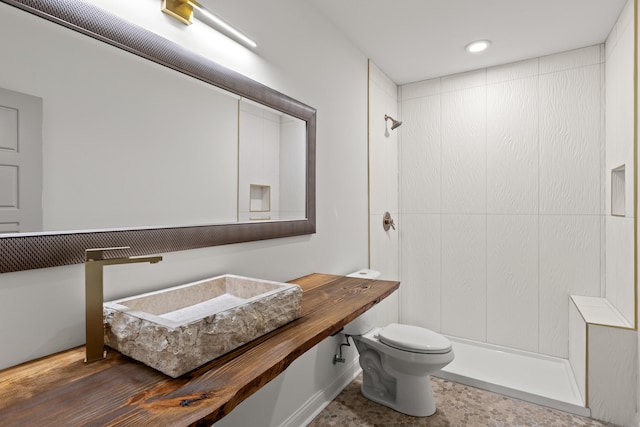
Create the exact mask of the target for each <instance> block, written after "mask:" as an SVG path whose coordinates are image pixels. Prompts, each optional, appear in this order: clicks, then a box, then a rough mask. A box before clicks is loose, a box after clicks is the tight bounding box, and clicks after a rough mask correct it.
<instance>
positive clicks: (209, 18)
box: [193, 3, 258, 48]
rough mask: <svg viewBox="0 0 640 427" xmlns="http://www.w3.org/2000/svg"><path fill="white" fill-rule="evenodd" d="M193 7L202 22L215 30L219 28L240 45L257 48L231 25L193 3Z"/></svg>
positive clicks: (255, 44)
mask: <svg viewBox="0 0 640 427" xmlns="http://www.w3.org/2000/svg"><path fill="white" fill-rule="evenodd" d="M193 7H194V9H195V10H197V11H198V12H199V14H201V15H202V17H204V18H205V19H203V22H207V23H209V22H212V23H213V25H214V26H215V27H216V28H220V29H221V30H222V31H223V32H225V33H228V34H229V35H230V36H231V37H232V38H234V39H236V40H238V41H240V42H241V43H243V44H245V45H247V46H249V47H252V48H256V47H257V46H258V44H257V43H256V42H254V41H253V40H251V39H250V38H249V37H247V36H245V35H244V34H242V33H241V32H240V31H238V30H236V29H235V28H233V27H232V26H231V25H229V24H227V23H226V22H224V21H223V20H222V19H220V18H219V17H217V16H216V15H214V14H213V13H211V12H210V11H208V10H207V9H205V8H203V7H201V6H200V5H198V4H195V3H193Z"/></svg>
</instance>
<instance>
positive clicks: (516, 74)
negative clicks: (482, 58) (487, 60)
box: [487, 58, 540, 85]
mask: <svg viewBox="0 0 640 427" xmlns="http://www.w3.org/2000/svg"><path fill="white" fill-rule="evenodd" d="M539 62H540V60H539V59H538V58H532V59H526V60H524V61H520V62H513V63H511V64H505V65H498V66H496V67H491V68H487V84H488V85H490V84H494V83H502V82H506V81H510V80H517V79H522V78H527V77H534V76H537V75H538V67H539Z"/></svg>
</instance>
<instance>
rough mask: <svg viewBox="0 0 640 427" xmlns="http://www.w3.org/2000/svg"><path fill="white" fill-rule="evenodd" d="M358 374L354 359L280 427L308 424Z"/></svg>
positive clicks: (359, 370)
mask: <svg viewBox="0 0 640 427" xmlns="http://www.w3.org/2000/svg"><path fill="white" fill-rule="evenodd" d="M360 372H361V369H360V364H359V363H358V358H357V357H356V358H355V359H354V360H353V361H352V362H351V364H350V365H349V367H348V368H347V369H345V370H344V372H343V373H342V374H341V375H340V376H339V377H337V378H336V379H335V380H333V381H332V382H331V383H330V384H329V385H328V386H327V387H326V388H325V389H323V390H318V391H317V392H316V393H315V394H314V395H313V396H311V397H310V398H309V400H307V401H306V402H305V403H304V405H302V406H301V407H300V408H298V410H297V411H295V412H294V413H293V414H291V416H290V417H289V418H287V419H286V420H285V421H284V422H283V423H282V424H281V425H280V427H300V426H306V425H307V424H309V423H310V422H311V421H312V420H313V419H314V418H315V417H316V416H317V415H318V414H319V413H320V412H322V410H323V409H324V408H325V407H326V406H327V405H328V404H329V403H331V401H332V400H333V399H335V398H336V397H337V396H338V395H339V394H340V392H341V391H342V390H344V388H345V387H346V386H348V385H349V384H350V383H351V382H352V381H353V380H354V379H355V378H356V377H357V376H358V374H360Z"/></svg>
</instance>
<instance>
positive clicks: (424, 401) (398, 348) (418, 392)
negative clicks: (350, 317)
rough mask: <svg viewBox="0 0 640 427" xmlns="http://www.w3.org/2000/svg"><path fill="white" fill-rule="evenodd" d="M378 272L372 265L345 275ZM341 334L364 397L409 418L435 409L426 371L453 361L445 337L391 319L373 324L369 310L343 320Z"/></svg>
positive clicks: (367, 275)
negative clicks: (354, 353) (351, 350)
mask: <svg viewBox="0 0 640 427" xmlns="http://www.w3.org/2000/svg"><path fill="white" fill-rule="evenodd" d="M379 276H380V273H379V272H377V271H375V270H360V271H357V272H355V273H352V274H349V275H348V277H364V278H367V279H375V278H377V277H379ZM342 333H343V334H345V335H347V336H350V337H351V338H352V339H353V342H354V343H355V345H356V348H357V349H358V353H359V354H360V358H359V362H360V366H361V368H362V387H361V391H362V394H363V395H364V396H365V397H366V398H367V399H369V400H372V401H374V402H376V403H379V404H381V405H384V406H388V407H389V408H392V409H394V410H396V411H398V412H402V413H403V414H407V415H411V416H414V417H426V416H430V415H433V414H434V413H435V411H436V405H435V400H434V398H433V390H432V388H431V373H433V372H435V371H437V370H439V369H442V368H443V367H445V366H446V365H448V364H449V363H451V361H452V360H453V358H454V354H453V348H452V346H451V341H449V340H448V339H447V338H446V337H444V336H442V335H440V334H438V333H436V332H433V331H430V330H429V329H425V328H421V327H418V326H412V325H401V324H397V323H392V324H390V325H387V326H385V327H376V326H375V312H374V311H373V310H369V311H367V312H365V313H364V314H362V315H361V316H360V317H358V318H357V319H355V320H354V321H352V322H350V323H349V324H347V325H346V326H345V327H344V329H343V330H342Z"/></svg>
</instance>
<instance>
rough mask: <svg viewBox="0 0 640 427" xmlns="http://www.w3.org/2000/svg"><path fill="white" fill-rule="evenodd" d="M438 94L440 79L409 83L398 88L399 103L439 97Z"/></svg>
mask: <svg viewBox="0 0 640 427" xmlns="http://www.w3.org/2000/svg"><path fill="white" fill-rule="evenodd" d="M440 92H441V88H440V78H437V79H430V80H423V81H420V82H415V83H409V84H406V85H402V86H401V87H400V101H401V102H402V101H408V100H410V99H415V98H422V97H425V96H431V95H439V94H440ZM403 115H404V112H403Z"/></svg>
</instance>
